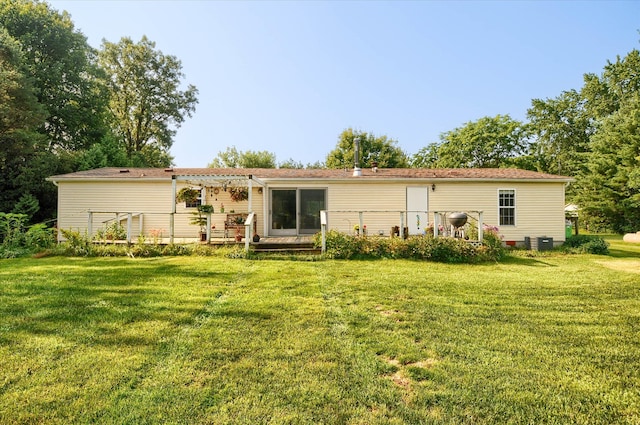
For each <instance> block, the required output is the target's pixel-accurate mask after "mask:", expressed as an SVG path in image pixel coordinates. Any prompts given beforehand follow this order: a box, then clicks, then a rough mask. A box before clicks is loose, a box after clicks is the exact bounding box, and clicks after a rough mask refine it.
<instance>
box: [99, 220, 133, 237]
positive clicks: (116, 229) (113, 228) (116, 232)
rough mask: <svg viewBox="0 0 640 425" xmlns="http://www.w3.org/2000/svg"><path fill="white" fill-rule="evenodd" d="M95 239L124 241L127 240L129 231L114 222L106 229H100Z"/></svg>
mask: <svg viewBox="0 0 640 425" xmlns="http://www.w3.org/2000/svg"><path fill="white" fill-rule="evenodd" d="M93 239H94V240H97V241H105V240H106V241H122V240H125V239H127V229H125V227H124V226H123V225H121V224H120V223H118V222H113V223H111V224H109V225H108V226H107V227H105V228H104V229H98V230H97V231H96V235H95V236H94V238H93Z"/></svg>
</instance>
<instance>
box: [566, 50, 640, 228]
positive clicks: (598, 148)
mask: <svg viewBox="0 0 640 425" xmlns="http://www.w3.org/2000/svg"><path fill="white" fill-rule="evenodd" d="M580 94H581V96H582V99H583V102H584V107H585V110H586V111H587V113H588V116H589V119H590V122H591V123H592V125H593V128H594V132H593V134H592V135H591V137H590V144H589V152H587V153H586V155H585V156H584V166H583V169H582V170H581V172H579V173H577V182H576V189H575V192H576V196H575V199H576V201H577V202H578V204H579V205H580V207H581V208H582V212H583V221H584V222H586V223H588V224H590V225H592V226H593V228H608V229H613V230H615V231H617V232H625V231H633V232H635V231H637V230H638V229H640V172H639V171H638V169H639V166H640V125H639V123H640V102H639V99H640V51H638V50H636V49H634V50H632V51H631V52H629V54H627V55H626V56H625V57H623V58H621V57H618V58H617V59H616V61H615V62H608V63H607V65H606V66H605V67H604V70H603V72H602V74H600V75H595V74H586V75H585V84H584V86H583V88H582V90H581V92H580Z"/></svg>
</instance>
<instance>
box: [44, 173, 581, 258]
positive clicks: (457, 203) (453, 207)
mask: <svg viewBox="0 0 640 425" xmlns="http://www.w3.org/2000/svg"><path fill="white" fill-rule="evenodd" d="M48 180H49V181H51V182H53V183H54V184H55V185H56V186H57V187H58V227H59V228H60V229H68V230H75V231H80V232H81V233H86V234H89V235H91V236H93V235H95V233H96V232H97V231H98V230H99V229H100V228H103V227H105V226H107V225H108V224H109V223H113V222H118V223H120V224H122V225H123V226H124V225H125V224H126V226H127V229H128V230H129V233H130V234H132V235H133V237H134V238H135V237H137V236H138V235H144V236H145V237H146V238H149V237H150V236H151V235H153V236H156V237H157V236H158V235H161V237H163V238H170V239H171V240H174V241H175V240H177V241H180V240H185V241H186V240H189V239H191V240H194V239H196V238H198V237H199V233H200V232H201V231H203V229H202V228H201V227H200V226H197V225H194V224H191V223H192V219H193V217H194V214H193V213H194V212H197V210H198V205H202V204H205V205H211V206H212V207H213V212H212V213H210V215H209V214H206V215H207V219H206V220H205V222H206V229H205V230H206V236H202V238H203V239H205V240H206V239H208V238H211V239H214V238H217V237H224V236H229V235H228V231H229V229H230V228H231V227H233V226H230V225H229V220H230V217H231V218H233V219H234V220H235V219H236V218H237V217H236V216H237V215H238V214H242V216H241V217H242V219H245V218H246V216H247V213H250V212H252V213H254V215H253V216H252V217H253V222H252V223H251V233H256V234H258V235H260V236H261V237H273V236H300V235H310V234H314V233H316V232H319V231H320V230H321V225H322V224H325V225H326V228H327V229H335V230H338V231H342V232H348V233H353V232H354V231H359V232H365V229H366V233H367V234H369V235H380V236H390V235H391V234H392V233H395V232H397V230H398V229H400V232H401V234H402V233H404V232H408V234H410V235H416V234H423V233H426V232H432V231H433V229H434V227H435V229H437V230H436V232H437V233H438V232H440V233H438V234H441V233H444V234H448V231H449V230H455V229H450V225H449V222H448V220H447V217H448V215H449V214H452V213H453V212H464V213H467V215H468V217H469V222H470V223H475V224H476V225H478V224H480V225H491V226H495V227H497V228H498V229H499V233H500V235H501V236H502V237H503V240H504V241H505V243H508V244H510V245H513V244H524V243H525V241H531V240H533V241H535V238H540V237H545V238H548V239H552V240H553V243H554V244H559V243H562V242H563V241H564V240H565V212H564V206H565V186H566V185H567V184H568V183H569V182H571V181H572V179H571V178H569V177H564V176H557V175H551V174H544V173H538V172H533V171H526V170H519V169H513V168H501V169H484V168H480V169H473V168H470V169H378V168H372V169H362V170H360V169H356V170H355V171H354V170H353V169H351V170H347V169H344V170H335V169H332V170H328V169H215V168H166V169H162V168H100V169H95V170H89V171H80V172H76V173H70V174H63V175H57V176H52V177H49V178H48ZM183 188H191V189H195V190H197V193H198V195H199V196H198V197H197V199H195V200H191V201H188V202H182V201H180V200H179V197H178V196H177V194H178V193H180V191H181V189H183ZM242 190H244V196H236V195H237V194H238V193H240V194H242ZM321 211H324V213H322V214H321ZM231 214H236V216H231Z"/></svg>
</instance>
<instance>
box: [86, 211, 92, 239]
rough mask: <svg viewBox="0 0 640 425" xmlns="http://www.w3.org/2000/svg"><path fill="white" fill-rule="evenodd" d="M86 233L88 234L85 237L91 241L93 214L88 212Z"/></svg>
mask: <svg viewBox="0 0 640 425" xmlns="http://www.w3.org/2000/svg"><path fill="white" fill-rule="evenodd" d="M87 232H88V233H89V234H88V235H87V236H88V237H89V239H91V235H92V234H93V212H92V211H89V222H88V223H87Z"/></svg>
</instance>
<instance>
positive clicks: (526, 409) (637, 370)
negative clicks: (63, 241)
mask: <svg viewBox="0 0 640 425" xmlns="http://www.w3.org/2000/svg"><path fill="white" fill-rule="evenodd" d="M0 423H2V424H12V423H60V424H62V423H64V424H67V423H113V424H127V423H128V424H145V423H149V424H152V423H181V424H192V423H195V424H197V423H211V424H225V423H249V424H267V423H273V424H280V423H286V424H319V423H326V424H377V423H379V424H404V423H408V424H422V423H427V424H428V423H437V424H441V423H445V424H446V423H451V424H459V423H470V424H471V423H473V424H483V423H490V424H493V423H500V424H506V423H514V424H515V423H526V424H545V423H548V424H552V423H553V424H565V423H576V424H612V423H621V424H625V423H627V424H638V423H640V247H638V246H630V245H627V244H623V243H622V242H620V241H618V240H614V241H613V245H612V255H611V256H608V257H602V256H590V255H583V256H578V255H569V256H565V255H562V254H551V255H540V256H533V257H529V256H526V255H521V256H518V257H511V258H508V259H507V260H506V261H505V262H502V263H500V264H488V265H445V264H437V263H429V262H416V261H401V260H393V261H392V260H386V261H385V260H379V261H321V262H302V261H288V260H259V261H254V260H229V259H224V258H216V257H174V258H159V259H158V258H156V259H128V258H127V259H122V258H118V259H69V258H41V259H17V260H3V261H0Z"/></svg>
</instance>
